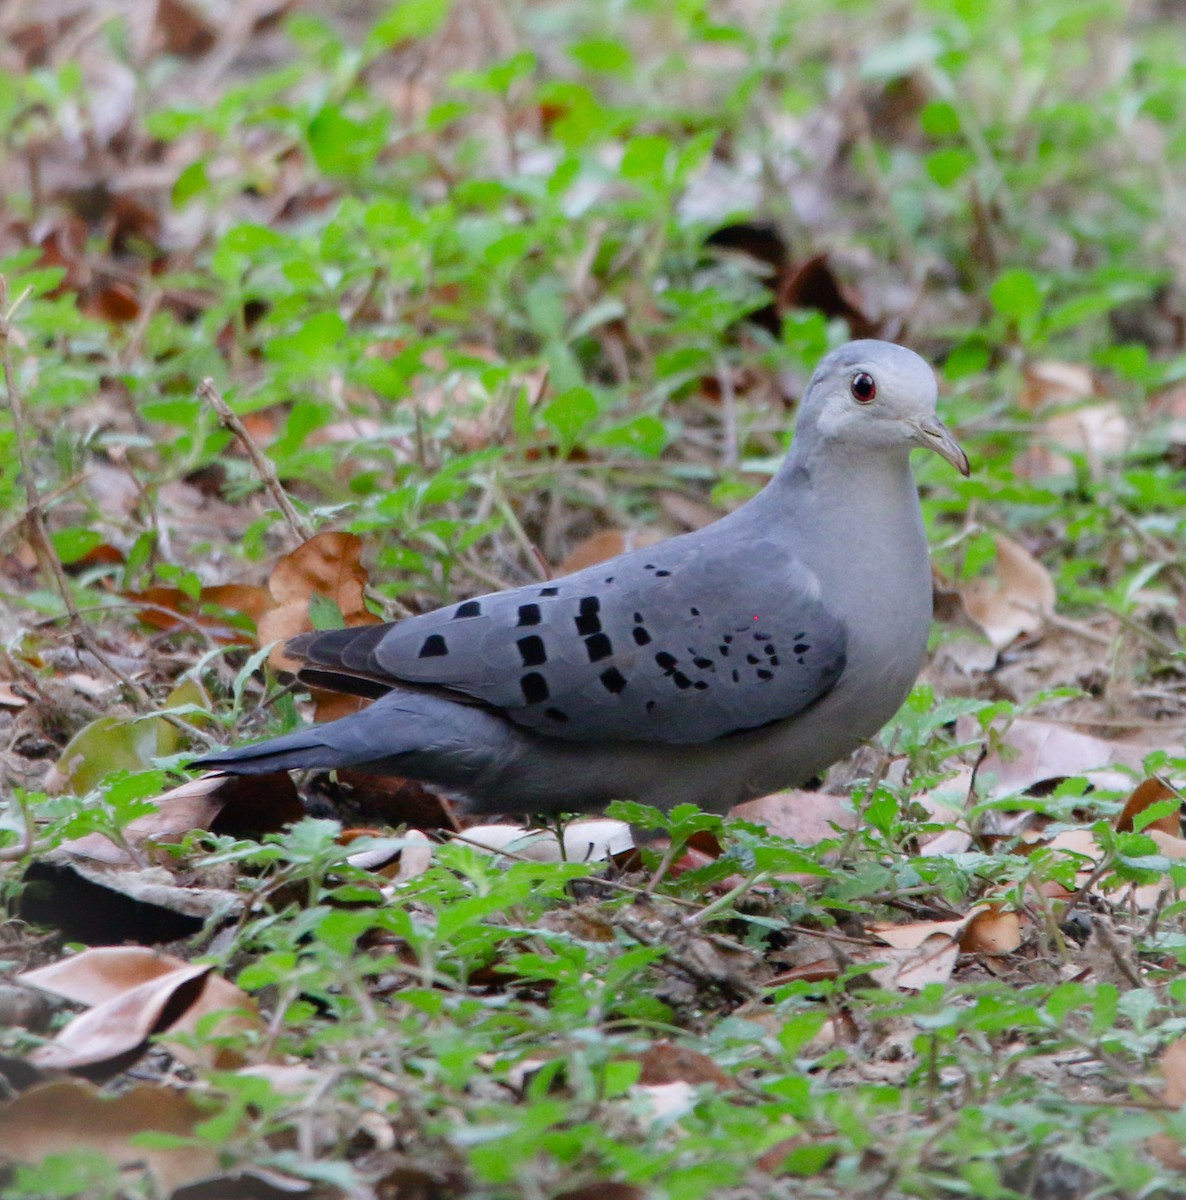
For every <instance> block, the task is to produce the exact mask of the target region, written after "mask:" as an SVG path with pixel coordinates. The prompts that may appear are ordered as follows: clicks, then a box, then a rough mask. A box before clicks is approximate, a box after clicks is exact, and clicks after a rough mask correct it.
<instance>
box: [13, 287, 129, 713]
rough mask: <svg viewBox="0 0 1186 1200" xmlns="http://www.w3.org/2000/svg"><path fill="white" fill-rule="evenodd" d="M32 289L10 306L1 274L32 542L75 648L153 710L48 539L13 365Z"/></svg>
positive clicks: (16, 431)
mask: <svg viewBox="0 0 1186 1200" xmlns="http://www.w3.org/2000/svg"><path fill="white" fill-rule="evenodd" d="M32 290H33V289H32V288H26V289H25V290H24V291H23V292H22V293H21V294H20V295H19V296H18V297H17V298H16V300H14V301H13V303H12V306H11V307H9V304H8V280H7V279H6V278H5V277H4V276H2V275H0V371H2V372H3V375H4V389H5V391H6V393H7V394H8V406H9V408H10V409H11V411H12V428H13V433H14V434H15V436H16V448H17V459H18V461H19V462H20V467H21V476H22V477H23V478H24V481H25V508H26V513H25V520H26V523H27V525H28V529H29V535H30V536H29V540H30V542H31V543H32V545H33V550H34V552H35V553H36V555H37V559H38V561H39V563H40V564H41V568H42V570H43V571H45V573H46V574H47V575H48V576H49V577H50V578H51V579H52V580H53V582H54V586H55V587H56V588H57V590H58V594H59V595H60V596H61V598H62V603H63V604H64V605H65V606H66V612H67V613H68V614H69V617H70V635H71V637H72V638H73V639H74V643H75V645H76V646H77V647H78V648H79V649H80V650H86V651H88V652H89V653H90V654H91V655H92V656H93V657H94V659H95V661H96V662H97V663H99V665H100V666H101V667H103V669H104V670H106V671H109V672H110V673H111V674H112V676H114V678H116V679H118V680H119V682H120V683H122V684H123V685H124V687H125V688H127V689H128V690H129V691H130V692H131V693H132V694H133V695H134V696H135V697H136V698H137V700H139V701H140V703H141V704H143V705H144V706H145V707H146V708H151V707H153V705H152V698H151V697H150V696H149V694H148V692H147V691H146V690H145V688H144V687H143V686H142V685H141V684H139V683H137V682H136V681H135V680H134V679H132V677H131V676H130V675H128V674H127V673H126V672H124V671H122V670H121V669H120V668H119V667H117V666H116V665H115V664H114V663H113V662H112V661H111V659H110V658H108V656H107V654H106V652H105V651H104V650H103V648H102V646H100V645H99V642H98V639H97V638H96V637H95V635H94V634H93V633H92V632H91V628H90V626H89V625H87V624H86V622H85V621H84V620H83V619H82V614H81V613H80V612H79V611H78V606H77V604H75V602H74V595H73V593H72V592H71V590H70V581H69V580H68V579H67V578H66V572H65V570H64V569H63V567H62V560H61V559H60V558H58V555H57V552H56V551H55V550H54V547H53V543H52V542H51V541H50V538H49V530H48V529H47V527H46V524H45V510H44V507H43V504H42V500H41V495H40V493H39V492H38V490H37V480H36V477H35V476H34V474H33V464H32V462H31V460H30V458H29V447H28V442H27V439H26V426H25V406H24V400H23V397H22V396H21V393H20V390H19V389H18V387H17V384H16V370H15V368H14V367H13V363H12V337H11V335H12V319H13V317H14V316H15V315H16V313H17V310H18V309H19V308H20V307H21V305H22V304H24V302H25V301H26V300H27V299H28V298H29V295H30V293H31V292H32Z"/></svg>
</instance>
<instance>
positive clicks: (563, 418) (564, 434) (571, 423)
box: [541, 387, 599, 449]
mask: <svg viewBox="0 0 1186 1200" xmlns="http://www.w3.org/2000/svg"><path fill="white" fill-rule="evenodd" d="M598 411H599V406H598V404H597V398H596V397H595V396H594V395H593V393H592V392H591V391H590V390H589V389H588V388H585V387H575V388H570V389H569V390H568V391H567V392H562V393H561V394H560V395H559V396H557V397H556V398H555V399H554V400H552V401H550V402H549V403H548V404H546V405H545V406H544V408H543V411H542V413H541V416H542V417H543V419H544V420H545V421H547V423H548V424H549V425H550V426H551V427H552V429H554V430H555V431H556V434H557V436H558V437H559V438H560V441H561V443H562V445H564V446H565V447H567V448H569V449H571V448H572V446H574V445H575V444H576V440H577V438H578V437H580V435H581V434H582V433H583V432H584V431H585V430H586V429H588V427H589V426H590V424H592V422H593V421H594V420H596V418H597V413H598Z"/></svg>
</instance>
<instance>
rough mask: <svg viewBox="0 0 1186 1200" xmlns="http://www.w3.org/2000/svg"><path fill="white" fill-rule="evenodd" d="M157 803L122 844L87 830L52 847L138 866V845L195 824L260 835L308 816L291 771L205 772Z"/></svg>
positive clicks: (166, 839) (62, 856)
mask: <svg viewBox="0 0 1186 1200" xmlns="http://www.w3.org/2000/svg"><path fill="white" fill-rule="evenodd" d="M155 803H156V809H155V810H154V811H153V812H150V813H146V814H145V815H144V816H142V817H136V818H135V819H134V820H132V821H130V822H129V823H128V824H127V825H126V826H125V827H124V830H123V836H124V845H122V846H121V845H117V844H116V843H115V842H113V841H112V840H111V839H110V838H108V837H107V836H106V835H105V834H102V833H88V834H86V835H85V836H83V837H81V838H75V839H74V840H73V841H69V842H63V843H62V844H61V845H60V846H59V847H58V848H57V849H56V850H55V851H54V856H55V859H56V860H59V861H60V860H87V861H89V862H95V863H108V864H110V865H112V866H118V865H128V866H133V867H139V866H140V865H141V864H140V860H139V859H137V858H136V857H135V851H138V850H143V851H151V849H152V847H153V845H154V844H163V843H176V842H180V841H181V839H182V838H183V837H185V835H186V834H187V833H191V832H192V831H194V830H195V829H205V830H213V831H215V832H218V833H227V834H232V835H234V836H244V835H248V834H250V835H252V836H256V837H258V836H260V835H261V834H264V833H276V832H278V831H279V830H281V829H283V828H284V826H285V825H287V824H290V823H291V822H293V821H299V820H300V819H301V817H303V816H304V807H303V806H302V804H301V802H300V798H299V797H298V796H297V791H296V787H295V786H294V785H293V782H292V779H291V777H290V776H289V775H288V773H287V772H280V773H273V774H269V775H252V776H232V775H205V776H203V777H202V778H201V779H192V780H190V781H189V782H188V783H183V784H181V785H180V786H178V787H175V788H173V789H171V790H170V791H168V792H165V793H164V794H163V795H161V796H158V797H157V798H156V802H155ZM129 848H130V850H131V852H129ZM171 861H173V860H172V859H171V858H170V859H166V860H165V862H166V863H168V862H171Z"/></svg>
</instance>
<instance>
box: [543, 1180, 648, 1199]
mask: <svg viewBox="0 0 1186 1200" xmlns="http://www.w3.org/2000/svg"><path fill="white" fill-rule="evenodd" d="M556 1200H647V1192H646V1191H644V1190H643V1189H642V1188H640V1187H639V1186H638V1185H637V1184H634V1183H617V1182H614V1181H612V1180H610V1181H607V1182H604V1183H587V1184H585V1186H584V1187H579V1188H573V1189H572V1191H569V1192H561V1193H560V1194H559V1195H558V1196H557V1197H556Z"/></svg>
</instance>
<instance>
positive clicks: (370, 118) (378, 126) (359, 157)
mask: <svg viewBox="0 0 1186 1200" xmlns="http://www.w3.org/2000/svg"><path fill="white" fill-rule="evenodd" d="M390 126H391V114H390V113H389V112H385V111H378V112H372V113H369V114H367V115H366V116H361V117H354V116H350V115H348V114H347V113H345V112H343V111H342V109H341V108H340V107H338V106H337V105H331V106H327V107H325V108H323V109H321V110H320V112H318V113H317V115H316V116H314V118H313V119H312V120H311V121H310V122H309V125H308V128H307V129H306V130H305V134H306V136H307V137H308V139H309V149H310V150H311V151H312V152H313V158H314V160H315V161H316V163H317V166H318V168H319V169H320V170H321V171H323V172H324V173H325V174H326V175H333V176H339V177H345V178H354V177H357V176H359V175H362V174H364V173H365V172H366V171H367V170H368V169H369V168H370V167H371V165H372V164H373V163H374V161H375V159H376V158H377V157H378V155H379V152H380V151H381V150H382V149H383V147H384V146H385V145H386V144H387V133H388V130H389V128H390Z"/></svg>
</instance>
